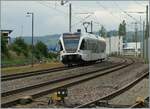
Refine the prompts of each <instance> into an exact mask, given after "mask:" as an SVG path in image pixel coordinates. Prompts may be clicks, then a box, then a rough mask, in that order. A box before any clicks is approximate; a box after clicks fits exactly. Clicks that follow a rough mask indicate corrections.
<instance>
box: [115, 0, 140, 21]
mask: <svg viewBox="0 0 150 109" xmlns="http://www.w3.org/2000/svg"><path fill="white" fill-rule="evenodd" d="M113 2H114V4H115V5H116V6H117V7H118V9H119V10H120V11H122V12H123V13H124V14H126V15H127V16H128V17H130V18H131V19H133V20H135V21H136V22H140V21H138V20H137V19H136V18H134V17H133V16H132V15H130V14H129V13H128V12H126V11H124V10H123V9H122V8H120V6H119V5H118V4H117V3H116V2H115V1H113Z"/></svg>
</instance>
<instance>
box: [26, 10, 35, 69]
mask: <svg viewBox="0 0 150 109" xmlns="http://www.w3.org/2000/svg"><path fill="white" fill-rule="evenodd" d="M27 14H31V17H32V67H33V49H34V48H33V35H34V13H33V12H27Z"/></svg>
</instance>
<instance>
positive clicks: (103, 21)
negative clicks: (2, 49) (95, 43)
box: [1, 1, 148, 37]
mask: <svg viewBox="0 0 150 109" xmlns="http://www.w3.org/2000/svg"><path fill="white" fill-rule="evenodd" d="M69 3H71V4H72V31H73V32H75V31H76V30H77V29H79V28H80V29H82V31H84V27H83V25H82V24H83V22H84V21H93V30H94V31H98V30H99V29H100V27H101V26H102V25H103V26H104V27H105V28H106V30H107V31H110V30H118V26H119V24H120V23H121V22H122V21H123V20H125V21H126V24H127V31H129V30H134V25H133V24H134V23H135V22H136V21H137V22H140V16H141V21H142V22H143V21H144V20H145V11H146V5H148V1H70V2H69ZM69 3H66V4H65V5H63V6H62V5H61V4H60V2H58V1H57V2H56V1H1V29H11V30H13V32H12V33H11V37H18V36H22V37H23V36H31V33H32V31H31V16H27V14H26V13H27V12H33V13H34V36H44V35H49V34H61V33H64V32H68V31H69V14H68V13H69V12H68V9H69V8H68V7H69ZM136 12H144V13H143V14H138V13H136ZM138 27H139V28H140V25H139V26H138Z"/></svg>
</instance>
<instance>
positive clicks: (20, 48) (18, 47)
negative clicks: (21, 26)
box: [12, 37, 29, 57]
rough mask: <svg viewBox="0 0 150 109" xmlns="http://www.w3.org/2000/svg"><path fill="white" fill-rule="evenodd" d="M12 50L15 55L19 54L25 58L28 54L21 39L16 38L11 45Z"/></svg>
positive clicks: (26, 47) (25, 45)
mask: <svg viewBox="0 0 150 109" xmlns="http://www.w3.org/2000/svg"><path fill="white" fill-rule="evenodd" d="M12 50H13V51H15V52H16V53H17V55H20V54H21V53H22V54H24V56H25V57H27V56H28V53H29V49H28V45H27V44H26V43H25V41H24V40H23V39H22V38H21V37H18V38H16V39H15V41H14V42H13V43H12Z"/></svg>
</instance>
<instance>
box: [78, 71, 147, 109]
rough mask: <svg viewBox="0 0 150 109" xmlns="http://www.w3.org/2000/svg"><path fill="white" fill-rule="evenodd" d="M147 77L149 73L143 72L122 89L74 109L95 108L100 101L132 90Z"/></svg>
mask: <svg viewBox="0 0 150 109" xmlns="http://www.w3.org/2000/svg"><path fill="white" fill-rule="evenodd" d="M148 75H149V72H148V69H147V70H146V71H145V73H144V74H143V75H142V76H140V77H139V78H137V79H135V80H134V81H132V82H130V83H129V84H127V85H125V86H124V87H122V88H120V89H118V90H116V91H114V92H112V93H110V94H108V95H105V96H102V97H100V98H98V99H97V100H94V101H90V102H88V103H85V104H82V105H79V106H77V107H75V108H88V107H93V106H96V104H97V103H98V102H99V101H101V100H110V99H112V98H114V97H116V96H118V95H120V94H122V93H124V92H125V91H127V90H129V89H130V88H132V87H133V86H135V85H136V84H137V83H138V82H140V81H141V80H142V79H144V78H145V77H146V76H148Z"/></svg>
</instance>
